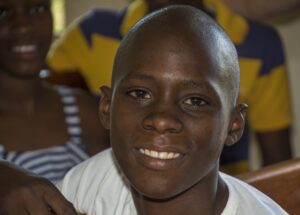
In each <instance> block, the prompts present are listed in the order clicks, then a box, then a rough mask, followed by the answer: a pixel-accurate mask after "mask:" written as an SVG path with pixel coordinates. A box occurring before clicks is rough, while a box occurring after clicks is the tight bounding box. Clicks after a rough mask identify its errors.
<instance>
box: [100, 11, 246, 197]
mask: <svg viewBox="0 0 300 215" xmlns="http://www.w3.org/2000/svg"><path fill="white" fill-rule="evenodd" d="M175 14H176V15H174V14H173V15H174V16H175V17H177V15H178V13H175ZM171 17H172V16H171ZM184 17H185V15H183V17H179V18H180V19H171V18H170V17H168V16H167V17H164V19H163V18H162V19H155V18H153V19H154V20H152V21H151V22H149V23H146V24H145V23H144V24H142V25H141V26H140V27H138V30H136V32H134V33H132V35H130V36H129V37H128V38H129V39H127V40H126V39H125V41H124V42H123V46H122V47H121V48H120V50H119V52H118V54H117V57H116V61H115V65H114V71H113V90H112V91H111V90H110V89H108V88H105V87H103V88H102V90H103V98H102V100H101V103H100V115H101V119H102V122H104V124H105V125H106V127H108V128H110V129H111V144H112V148H113V151H114V153H115V156H116V159H117V161H118V164H119V166H120V167H121V169H122V171H123V172H124V174H125V175H126V177H127V178H128V179H129V181H130V182H131V184H132V186H133V187H134V188H135V189H136V190H137V191H138V192H140V193H141V194H143V195H145V196H147V197H151V198H155V199H165V198H170V197H173V196H175V195H178V194H180V193H182V192H184V191H186V190H188V189H189V188H191V187H192V186H193V185H195V184H197V183H198V182H200V181H201V180H202V179H204V178H205V177H207V175H212V174H210V173H212V172H214V173H215V172H216V171H217V170H218V159H219V156H220V153H221V150H222V148H223V145H224V144H225V143H231V142H232V141H235V137H238V136H239V135H240V134H239V133H241V131H240V130H242V129H240V128H241V127H242V124H243V123H242V122H241V121H242V120H240V119H239V120H240V121H239V120H235V117H234V115H235V114H234V112H235V103H234V102H235V98H234V97H236V95H235V94H236V90H235V92H234V93H232V91H231V90H230V89H229V86H233V85H235V84H233V83H232V82H234V83H235V82H236V80H234V81H228V82H226V81H224V80H225V79H224V78H225V75H223V74H222V73H223V70H226V69H228V68H227V66H226V65H227V64H226V63H225V64H224V63H222V62H220V60H219V58H218V57H217V56H218V54H216V53H215V52H216V51H220V50H218V49H219V48H217V47H219V43H220V41H221V40H224V39H222V38H217V37H216V36H214V31H213V30H212V31H208V32H206V33H207V34H206V35H205V36H204V37H205V38H203V37H202V36H200V35H201V34H200V32H199V29H201V28H202V27H200V28H199V29H198V28H195V29H196V30H194V28H190V27H189V25H187V21H189V22H190V21H191V20H190V19H187V20H185V19H182V18H184ZM177 18H178V17H177ZM169 19H170V20H171V21H168V20H169ZM162 20H163V22H162ZM178 20H182V21H181V22H178ZM206 24H207V23H206ZM161 25H163V26H161ZM175 26H179V27H178V28H177V27H175ZM191 26H193V23H191ZM200 31H203V30H200ZM202 35H204V34H202ZM208 38H211V39H210V40H208ZM214 38H215V39H214ZM219 40H220V41H219ZM221 52H222V51H221ZM223 57H224V58H222V59H226V56H223ZM235 69H236V70H238V68H235ZM224 73H225V72H224ZM232 84H233V85H232ZM235 87H236V86H235ZM229 97H230V98H234V99H229ZM237 121H239V122H238V123H237ZM236 128H239V129H240V130H239V131H238V132H236V130H237V129H236ZM233 130H234V131H235V134H234V135H236V136H235V137H233V136H232V133H233Z"/></svg>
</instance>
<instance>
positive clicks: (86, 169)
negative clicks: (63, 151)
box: [58, 149, 134, 214]
mask: <svg viewBox="0 0 300 215" xmlns="http://www.w3.org/2000/svg"><path fill="white" fill-rule="evenodd" d="M58 187H59V189H60V190H61V192H62V193H63V194H64V195H65V197H66V198H67V199H68V200H69V201H70V202H72V203H73V204H74V206H75V208H76V209H77V210H78V211H79V212H84V213H87V212H88V213H89V214H114V211H116V210H119V209H120V208H126V207H127V208H128V210H130V211H131V208H132V207H133V208H134V206H133V202H132V200H131V194H130V189H129V185H128V183H127V181H126V179H125V178H124V176H123V175H122V174H121V172H120V171H119V169H118V167H117V165H116V163H115V160H114V156H113V152H112V150H111V149H107V150H105V151H102V152H100V153H98V154H96V155H95V156H93V157H91V158H90V159H88V160H86V161H84V162H83V163H81V164H79V165H77V166H76V167H74V168H73V169H71V170H70V171H69V172H68V173H67V175H66V176H65V178H64V180H63V181H62V183H61V184H60V185H59V186H58ZM106 206H109V207H106ZM96 212H97V213H96Z"/></svg>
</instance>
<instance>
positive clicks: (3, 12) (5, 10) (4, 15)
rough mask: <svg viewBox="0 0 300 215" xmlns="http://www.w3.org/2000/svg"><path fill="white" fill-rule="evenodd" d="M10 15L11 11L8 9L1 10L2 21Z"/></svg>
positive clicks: (0, 17)
mask: <svg viewBox="0 0 300 215" xmlns="http://www.w3.org/2000/svg"><path fill="white" fill-rule="evenodd" d="M9 14H10V10H9V9H7V8H0V19H4V18H6V17H8V16H9Z"/></svg>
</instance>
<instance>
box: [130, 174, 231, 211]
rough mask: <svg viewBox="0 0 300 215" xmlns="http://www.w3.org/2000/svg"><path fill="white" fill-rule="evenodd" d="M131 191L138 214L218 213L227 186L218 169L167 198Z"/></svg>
mask: <svg viewBox="0 0 300 215" xmlns="http://www.w3.org/2000/svg"><path fill="white" fill-rule="evenodd" d="M131 193H132V196H133V199H134V204H135V207H136V208H137V212H138V214H139V215H161V214H164V215H182V214H185V215H199V214H201V215H218V214H221V213H222V211H223V209H224V208H225V206H226V203H227V200H228V196H229V191H228V188H227V186H226V184H225V182H224V181H223V179H222V178H221V177H220V176H219V173H218V171H217V172H215V171H214V172H213V173H211V174H210V175H207V176H206V177H205V178H204V179H202V180H201V181H200V182H198V183H197V184H196V185H194V186H193V187H192V188H190V189H189V190H187V191H185V192H183V193H181V194H179V195H178V196H176V197H173V198H170V199H167V200H153V199H149V198H147V197H145V196H143V195H141V194H139V193H138V192H137V191H135V190H132V192H131Z"/></svg>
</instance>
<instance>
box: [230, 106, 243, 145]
mask: <svg viewBox="0 0 300 215" xmlns="http://www.w3.org/2000/svg"><path fill="white" fill-rule="evenodd" d="M247 108H248V105H246V104H244V103H243V104H238V105H237V106H236V107H235V109H234V113H233V115H232V119H231V124H230V128H229V130H228V136H227V139H226V142H225V145H227V146H230V145H233V144H235V143H236V142H237V141H238V140H239V139H240V138H241V137H242V135H243V131H244V127H245V121H246V119H245V117H246V111H247Z"/></svg>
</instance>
